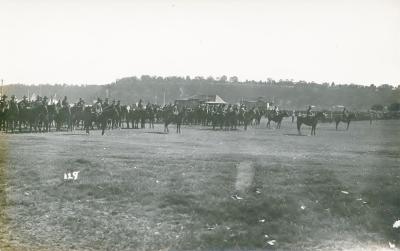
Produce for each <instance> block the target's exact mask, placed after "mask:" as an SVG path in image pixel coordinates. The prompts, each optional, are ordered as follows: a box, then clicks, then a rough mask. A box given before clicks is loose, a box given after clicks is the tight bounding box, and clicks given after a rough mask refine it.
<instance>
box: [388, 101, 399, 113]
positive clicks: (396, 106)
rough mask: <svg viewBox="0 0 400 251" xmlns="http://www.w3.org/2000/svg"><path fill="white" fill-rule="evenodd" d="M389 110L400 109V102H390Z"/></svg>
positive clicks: (395, 110)
mask: <svg viewBox="0 0 400 251" xmlns="http://www.w3.org/2000/svg"><path fill="white" fill-rule="evenodd" d="M388 110H389V111H392V112H397V111H400V103H397V102H396V103H392V104H390V105H389V107H388Z"/></svg>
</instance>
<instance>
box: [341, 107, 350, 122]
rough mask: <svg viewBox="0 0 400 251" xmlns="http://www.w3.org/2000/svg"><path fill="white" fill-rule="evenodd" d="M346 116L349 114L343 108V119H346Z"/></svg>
mask: <svg viewBox="0 0 400 251" xmlns="http://www.w3.org/2000/svg"><path fill="white" fill-rule="evenodd" d="M348 115H349V112H348V111H347V109H346V107H345V108H343V112H342V117H343V119H345V118H347V116H348Z"/></svg>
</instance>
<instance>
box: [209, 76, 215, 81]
mask: <svg viewBox="0 0 400 251" xmlns="http://www.w3.org/2000/svg"><path fill="white" fill-rule="evenodd" d="M214 81H215V80H214V78H213V77H212V76H208V77H207V82H209V83H214Z"/></svg>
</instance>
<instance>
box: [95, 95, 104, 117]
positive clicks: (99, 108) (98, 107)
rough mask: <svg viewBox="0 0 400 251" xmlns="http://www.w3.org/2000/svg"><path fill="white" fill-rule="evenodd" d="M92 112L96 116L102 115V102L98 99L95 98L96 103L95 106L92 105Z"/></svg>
mask: <svg viewBox="0 0 400 251" xmlns="http://www.w3.org/2000/svg"><path fill="white" fill-rule="evenodd" d="M94 111H95V113H96V114H100V113H102V111H103V109H102V101H101V99H100V98H97V102H96V104H94Z"/></svg>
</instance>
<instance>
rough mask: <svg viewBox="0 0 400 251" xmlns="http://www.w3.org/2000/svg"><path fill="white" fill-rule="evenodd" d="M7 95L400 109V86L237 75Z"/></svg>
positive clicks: (15, 88) (23, 89)
mask: <svg viewBox="0 0 400 251" xmlns="http://www.w3.org/2000/svg"><path fill="white" fill-rule="evenodd" d="M4 92H5V93H9V94H15V95H17V97H22V96H23V95H26V96H28V94H29V95H30V96H31V95H32V94H37V95H41V96H47V97H49V98H50V97H53V96H55V98H56V99H59V98H60V99H62V98H63V97H64V96H68V98H69V99H70V100H71V101H74V100H77V99H79V98H83V99H85V100H86V101H89V102H90V101H92V100H95V99H97V97H102V98H104V97H106V96H108V97H109V98H110V99H116V100H121V102H122V103H125V104H132V103H135V102H138V101H139V99H142V100H143V102H146V103H147V102H151V103H158V104H163V103H164V101H165V103H173V102H174V101H175V100H176V99H185V98H188V97H190V96H193V95H196V94H210V95H214V94H217V95H219V96H220V97H221V98H222V99H224V100H225V101H227V102H229V103H238V102H240V101H242V100H256V99H257V98H258V97H263V98H266V99H268V100H270V101H271V102H274V103H275V104H277V105H279V106H280V107H282V108H285V109H303V108H304V109H305V107H306V106H308V105H314V106H316V107H319V108H321V109H331V108H332V107H333V106H346V107H348V108H349V109H354V110H368V109H371V108H374V109H377V110H383V109H392V110H396V109H397V110H398V108H399V104H400V86H397V87H395V86H392V85H388V84H385V85H381V86H375V85H373V84H372V85H369V86H364V85H356V84H344V85H338V84H335V83H334V82H332V83H315V82H306V81H294V80H278V81H276V80H273V79H267V80H266V81H250V80H246V81H239V80H238V78H237V77H235V76H233V77H229V78H228V77H227V76H222V77H220V78H213V77H207V78H205V77H194V78H191V77H189V76H187V77H177V76H172V77H159V76H149V75H143V76H141V77H126V78H122V79H118V80H116V81H115V82H113V83H110V84H107V85H66V84H54V85H50V84H43V85H38V86H29V85H22V84H12V85H6V86H4Z"/></svg>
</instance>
